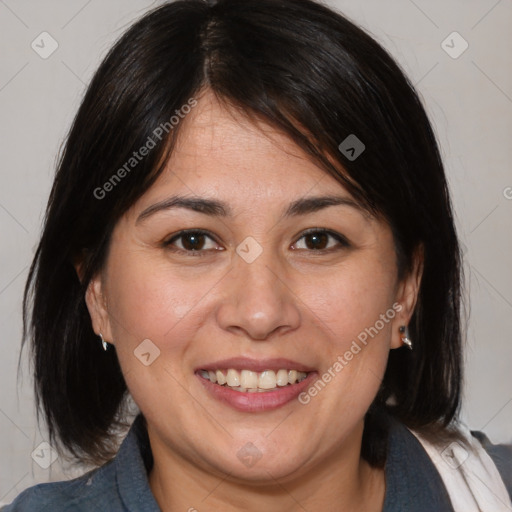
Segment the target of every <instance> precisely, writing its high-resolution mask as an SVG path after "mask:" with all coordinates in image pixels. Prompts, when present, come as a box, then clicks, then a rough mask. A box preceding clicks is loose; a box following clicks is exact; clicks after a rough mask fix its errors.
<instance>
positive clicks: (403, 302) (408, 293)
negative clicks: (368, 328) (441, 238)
mask: <svg viewBox="0 0 512 512" xmlns="http://www.w3.org/2000/svg"><path fill="white" fill-rule="evenodd" d="M423 266H424V247H423V244H421V245H419V246H418V247H417V248H416V250H415V251H414V254H413V261H412V268H411V270H410V271H409V273H408V274H407V275H406V276H405V277H404V278H403V279H402V280H401V281H400V283H399V284H398V287H397V292H396V296H395V302H396V303H398V304H399V305H400V306H401V309H400V310H398V307H397V309H396V311H397V314H396V316H395V318H394V319H393V324H392V325H393V327H392V329H393V330H392V334H391V348H400V347H401V346H402V345H403V342H402V336H403V335H402V334H401V333H400V332H399V328H400V326H401V325H405V326H407V325H409V322H410V320H411V317H412V315H413V313H414V308H415V307H416V302H417V300H418V292H419V289H420V284H421V278H422V276H423ZM413 341H414V340H413Z"/></svg>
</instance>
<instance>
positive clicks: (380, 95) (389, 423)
mask: <svg viewBox="0 0 512 512" xmlns="http://www.w3.org/2000/svg"><path fill="white" fill-rule="evenodd" d="M460 258H461V256H460V252H459V245H458V241H457V236H456V232H455V228H454V222H453V216H452V209H451V204H450V198H449V193H448V189H447V184H446V179H445V175H444V170H443V165H442V162H441V159H440V156H439V152H438V148H437V144H436V141H435V137H434V135H433V132H432V129H431V126H430V124H429V121H428V119H427V117H426V115H425V112H424V109H423V107H422V105H421V102H420V101H419V99H418V97H417V95H416V93H415V92H414V90H413V88H412V86H411V85H410V83H409V82H408V80H407V79H406V78H405V77H404V75H403V73H402V72H401V70H400V69H399V68H398V66H397V65H396V64H395V63H394V61H393V60H392V59H391V58H390V56H389V55H388V54H387V53H386V52H385V51H384V50H383V49H382V48H381V47H380V46H379V45H378V44H377V43H376V42H375V41H374V40H373V39H371V38H370V37H369V36H368V35H366V34H365V33H364V32H363V31H361V30H360V29H359V28H357V27H356V26H354V25H353V24H352V23H350V22H349V21H347V20H346V19H345V18H343V17H341V16H340V15H338V14H335V13H334V12H332V11H331V10H329V9H327V8H326V7H324V6H322V5H320V4H317V3H314V2H312V1H309V0H295V1H294V0H279V1H278V0H248V1H242V2H241V1H235V0H220V1H219V2H216V3H213V5H212V3H206V2H203V1H200V0H182V1H178V2H173V3H169V4H165V5H164V6H162V7H160V8H158V9H156V10H155V11H153V12H151V13H149V14H148V15H146V16H145V17H144V18H142V19H141V20H140V21H139V22H138V23H136V24H135V25H134V26H133V27H132V28H131V29H130V30H129V31H128V32H127V33H126V34H125V35H124V36H123V37H122V38H121V39H120V41H119V42H118V43H117V44H116V45H115V46H114V48H113V49H112V50H111V52H110V53H109V55H108V56H107V57H106V59H105V60H104V62H103V63H102V65H101V66H100V68H99V70H98V71H97V73H96V75H95V77H94V79H93V81H92V83H91V85H90V87H89V89H88V91H87V94H86V96H85V98H84V100H83V102H82V105H81V107H80V109H79V111H78V114H77V116H76V119H75V121H74V123H73V127H72V129H71V131H70V134H69V137H68V140H67V144H66V147H65V150H64V152H63V155H62V159H61V162H60V165H59V169H58V172H57V175H56V178H55V183H54V186H53V189H52V192H51V196H50V200H49V205H48V210H47V216H46V222H45V227H44V231H43V234H42V238H41V241H40V244H39V247H38V249H37V252H36V255H35V259H34V263H33V265H32V268H31V272H30V275H29V278H28V282H27V288H26V294H25V320H26V324H25V325H26V334H27V336H28V338H29V339H30V342H31V344H32V348H33V354H34V362H35V380H36V392H37V397H38V400H39V405H40V407H41V410H42V412H43V414H44V417H45V419H46V421H47V424H48V428H49V432H50V436H51V437H50V439H51V442H52V443H53V444H56V445H58V446H60V447H61V448H62V449H63V450H67V451H68V452H70V453H71V454H72V455H74V456H75V457H76V458H77V460H78V461H81V462H92V463H93V464H95V465H97V466H98V469H95V470H93V471H92V472H89V473H87V474H86V475H84V476H83V477H81V478H78V479H76V480H73V481H70V482H61V483H53V484H44V485H40V486H36V487H35V488H31V489H28V490H27V491H25V492H24V493H22V494H21V495H20V496H19V497H18V498H17V499H16V500H15V502H14V503H13V504H12V505H10V506H8V507H7V508H6V510H7V511H8V512H11V511H25V510H52V511H58V510H108V511H121V510H133V511H135V510H136V511H139V510H140V511H156V510H163V511H178V510H189V511H193V510H198V511H201V512H202V511H217V510H226V511H234V510H249V511H253V510H254V511H256V510H261V509H265V510H269V511H282V510H289V511H295V510H311V511H314V510H324V511H325V510H328V511H340V510H350V511H359V510H364V511H382V510H384V511H386V512H389V511H399V510H400V511H401V510H408V511H412V510H429V511H430V510H436V511H437V510H442V511H444V510H464V511H465V512H467V511H470V510H493V511H497V510H509V508H508V507H510V506H511V505H510V496H509V493H511V492H512V485H511V480H510V476H511V473H510V470H511V456H510V451H509V448H508V447H505V446H502V447H497V446H493V445H491V444H490V443H489V441H488V440H487V438H486V437H485V436H484V435H483V434H481V433H475V434H474V435H472V434H471V433H470V432H469V431H467V430H466V429H465V428H464V427H463V426H462V425H459V424H458V422H457V414H458V410H459V404H460V392H461V369H462V363H461V326H460V317H459V315H460V311H459V310H460V301H461V276H460V273H461V260H460ZM131 398H133V400H134V402H135V403H136V405H137V406H138V408H139V410H140V414H139V415H138V416H137V418H136V419H135V421H134V422H133V425H132V426H131V428H130V431H129V433H128V435H127V437H126V438H125V440H124V441H123V443H122V445H121V447H120V448H118V444H117V437H116V433H117V432H119V429H120V428H121V427H122V425H123V424H124V422H125V421H126V417H127V416H126V410H127V407H128V405H129V399H131ZM479 482H482V483H479ZM507 489H508V491H507Z"/></svg>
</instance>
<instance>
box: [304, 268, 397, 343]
mask: <svg viewBox="0 0 512 512" xmlns="http://www.w3.org/2000/svg"><path fill="white" fill-rule="evenodd" d="M303 290H304V291H303V296H304V302H305V303H306V304H307V306H308V307H309V308H310V309H311V311H312V312H313V313H314V316H315V317H316V318H317V319H318V320H319V322H320V325H323V326H324V328H323V330H324V331H325V332H326V334H327V335H328V336H329V337H330V338H331V341H332V345H333V347H335V348H336V350H338V351H339V350H343V349H348V348H347V343H348V345H350V343H351V341H352V340H354V339H357V337H358V336H359V335H360V334H361V333H365V332H367V330H368V329H371V328H372V327H374V326H375V324H376V322H377V330H378V331H382V334H384V335H387V333H388V332H389V329H390V320H391V319H392V318H393V317H394V316H395V314H394V313H395V312H394V310H393V308H392V305H393V302H394V273H393V272H392V271H390V269H389V267H386V266H385V264H382V263H381V262H379V261H378V260H370V261H368V262H366V263H365V264H361V262H360V264H357V265H352V266H347V267H345V268H341V269H339V270H338V271H336V272H333V273H332V275H330V276H329V278H326V279H324V280H323V282H321V283H319V282H318V281H316V282H315V283H308V284H307V285H306V286H305V287H304V288H303ZM381 315H384V317H385V321H382V320H380V318H381ZM386 320H388V321H386ZM371 331H372V333H373V334H374V336H377V335H376V334H375V331H374V330H373V329H371ZM379 334H380V332H379ZM361 339H364V334H363V335H362V336H361Z"/></svg>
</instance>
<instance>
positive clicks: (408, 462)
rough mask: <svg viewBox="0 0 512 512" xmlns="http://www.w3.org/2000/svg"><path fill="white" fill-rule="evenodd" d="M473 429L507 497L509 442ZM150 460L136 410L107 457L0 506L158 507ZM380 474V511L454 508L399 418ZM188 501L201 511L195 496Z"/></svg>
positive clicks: (59, 511)
mask: <svg viewBox="0 0 512 512" xmlns="http://www.w3.org/2000/svg"><path fill="white" fill-rule="evenodd" d="M473 435H475V436H476V437H477V438H478V439H480V441H481V442H482V444H483V446H484V448H485V449H486V450H487V452H488V453H489V455H490V456H491V457H492V458H493V460H494V462H495V463H496V466H497V467H498V470H499V471H500V473H501V475H502V478H503V480H504V482H505V485H506V486H507V489H508V492H509V494H510V495H511V499H512V446H506V445H493V444H491V443H490V441H489V440H488V439H487V437H486V436H485V435H483V434H481V433H479V432H475V433H473ZM151 466H152V455H151V449H150V446H149V439H148V436H147V431H146V428H145V425H144V419H143V417H142V415H139V416H138V417H137V418H136V419H135V421H134V422H133V425H132V427H131V428H130V431H129V433H128V435H127V436H126V438H125V440H124V441H123V443H122V444H121V447H120V449H119V452H118V454H117V456H116V457H115V458H114V459H113V460H112V461H110V462H109V463H107V464H105V465H104V466H102V467H101V468H98V469H95V470H93V471H91V472H89V473H86V474H85V475H83V476H81V477H79V478H76V479H74V480H71V481H66V482H54V483H46V484H39V485H36V486H34V487H31V488H29V489H27V490H25V491H24V492H22V493H21V494H20V495H19V496H18V497H17V498H16V500H15V501H14V502H13V503H12V504H11V505H8V506H7V507H4V508H3V509H2V511H1V512H35V511H37V512H85V511H91V512H94V511H98V512H107V511H108V512H128V511H129V512H159V511H160V508H159V506H158V504H157V502H156V500H155V498H154V496H153V494H152V492H151V489H150V487H149V483H148V471H149V469H150V468H151ZM385 477H386V494H385V500H384V508H383V512H431V511H433V510H435V511H436V512H445V511H446V512H453V508H452V506H451V503H450V498H449V497H448V493H447V491H446V488H445V486H444V484H443V481H442V480H441V477H440V476H439V473H438V471H437V470H436V468H435V466H434V465H433V463H432V462H431V460H430V458H429V456H428V455H427V453H426V452H425V450H424V449H423V447H422V446H421V444H420V443H419V441H418V440H417V439H416V438H415V437H414V435H413V434H411V432H409V430H408V429H407V428H406V427H405V426H404V425H402V424H401V423H398V422H393V423H392V424H391V428H390V432H389V440H388V453H387V460H386V466H385ZM190 507H191V508H192V507H194V508H195V509H197V510H198V511H201V503H200V501H199V498H198V502H197V503H191V504H190Z"/></svg>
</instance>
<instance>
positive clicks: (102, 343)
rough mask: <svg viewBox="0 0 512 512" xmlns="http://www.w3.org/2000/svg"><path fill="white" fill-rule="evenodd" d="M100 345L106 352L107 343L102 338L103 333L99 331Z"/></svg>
mask: <svg viewBox="0 0 512 512" xmlns="http://www.w3.org/2000/svg"><path fill="white" fill-rule="evenodd" d="M100 338H101V345H102V346H103V350H104V351H105V352H106V351H107V350H108V343H107V342H106V341H105V340H104V339H103V334H101V332H100Z"/></svg>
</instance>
